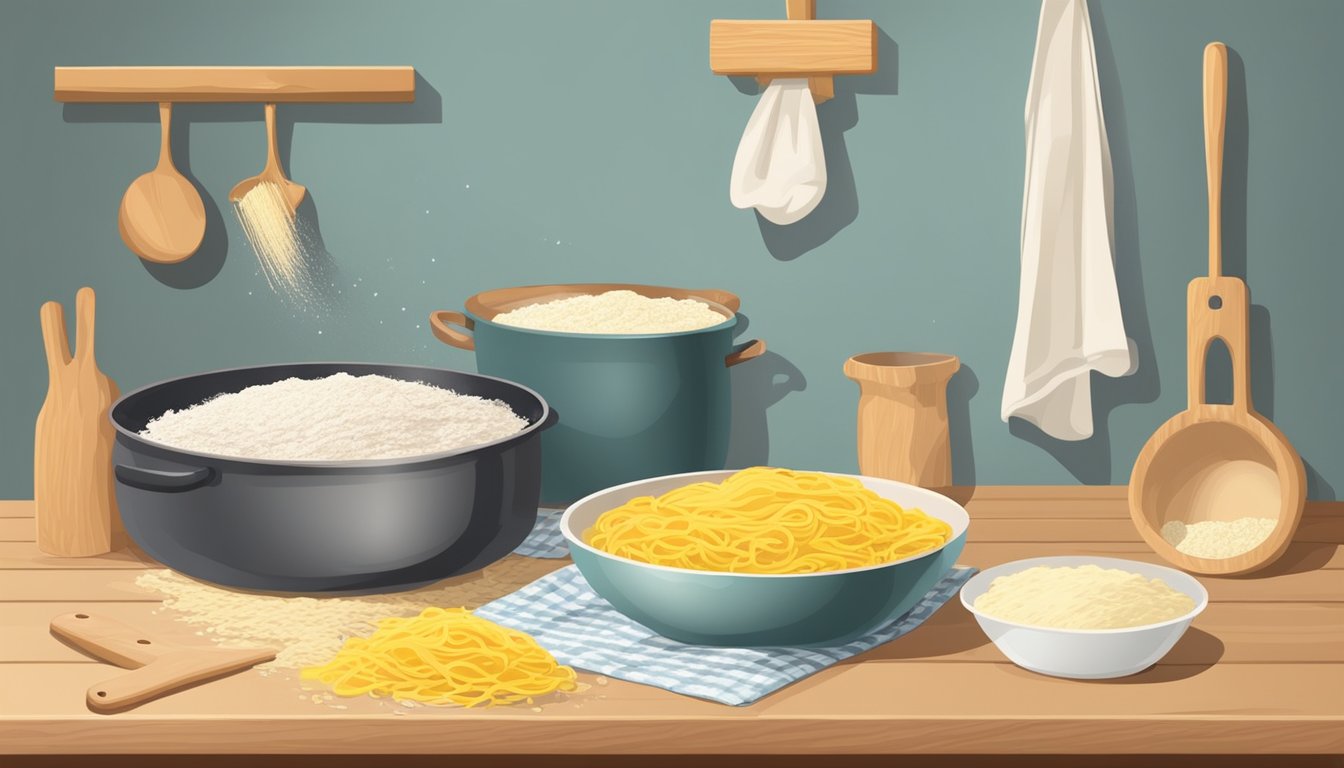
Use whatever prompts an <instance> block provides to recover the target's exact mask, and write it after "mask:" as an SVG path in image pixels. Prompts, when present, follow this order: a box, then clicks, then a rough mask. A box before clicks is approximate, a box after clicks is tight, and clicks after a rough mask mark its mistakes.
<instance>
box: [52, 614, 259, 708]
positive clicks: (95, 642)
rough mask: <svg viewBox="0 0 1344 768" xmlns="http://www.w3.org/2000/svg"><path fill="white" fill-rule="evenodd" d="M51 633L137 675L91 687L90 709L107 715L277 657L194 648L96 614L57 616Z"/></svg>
mask: <svg viewBox="0 0 1344 768" xmlns="http://www.w3.org/2000/svg"><path fill="white" fill-rule="evenodd" d="M51 633H52V634H54V635H56V636H57V637H60V638H62V639H63V640H65V641H66V642H68V643H70V644H71V645H74V646H75V647H77V648H79V649H80V650H82V651H84V652H85V653H88V654H89V655H91V656H94V657H96V658H99V659H102V660H104V661H108V662H111V663H113V664H116V665H117V666H119V667H125V668H127V669H132V670H134V671H133V672H129V673H127V674H124V675H121V676H119V677H114V678H112V679H111V680H107V681H104V682H101V683H95V684H94V685H92V686H91V687H90V688H89V690H88V694H87V703H88V705H89V709H91V710H93V711H94V712H99V713H102V714H111V713H113V712H120V711H123V710H127V709H130V708H132V707H135V706H138V705H140V704H143V703H145V702H146V701H150V700H151V699H157V698H159V697H160V696H165V695H167V694H170V693H174V692H176V691H180V690H182V689H183V688H186V687H188V686H191V685H194V684H196V683H200V682H204V681H207V680H212V679H214V678H217V677H222V676H224V675H229V674H232V673H234V672H240V671H242V670H244V669H250V668H252V667H254V666H256V665H257V664H261V663H262V662H266V661H270V660H272V659H274V658H275V651H273V650H271V649H269V648H242V649H239V648H215V647H199V648H191V647H187V646H181V645H177V644H174V643H170V642H164V641H162V640H158V639H155V638H152V637H148V636H147V635H145V634H144V633H142V632H140V631H139V630H137V629H135V628H134V627H131V626H127V625H126V624H122V623H121V622H119V621H116V620H115V619H109V618H106V617H102V616H96V615H93V614H90V613H66V614H62V615H60V616H57V617H56V618H54V619H52V620H51Z"/></svg>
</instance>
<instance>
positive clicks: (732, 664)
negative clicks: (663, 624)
mask: <svg viewBox="0 0 1344 768" xmlns="http://www.w3.org/2000/svg"><path fill="white" fill-rule="evenodd" d="M974 573H975V569H974V568H954V569H953V570H952V572H951V573H949V574H948V575H947V576H944V577H943V579H942V580H941V581H939V582H938V583H937V584H936V585H934V588H933V589H932V590H930V591H929V593H928V594H927V595H925V596H924V599H923V600H921V601H919V603H917V604H916V605H915V607H914V608H912V609H911V610H910V612H909V613H907V614H905V615H904V616H902V617H900V618H899V619H895V620H894V621H892V622H891V623H889V624H887V625H885V626H883V627H880V628H878V629H876V630H874V631H872V632H870V633H869V634H867V635H865V636H863V637H861V638H859V639H858V640H855V641H853V642H850V643H846V644H845V645H836V646H830V647H807V648H787V647H774V648H715V647H710V646H700V645H686V644H683V643H678V642H676V641H675V640H668V639H667V638H665V637H661V636H659V635H657V634H654V632H653V631H652V630H650V629H648V628H646V627H644V626H643V625H641V624H638V623H636V622H634V621H632V620H630V619H628V618H626V617H625V616H624V615H622V614H621V613H619V612H617V611H616V609H615V608H612V607H611V604H609V603H608V602H607V601H606V600H603V599H602V598H600V597H598V596H597V594H596V593H595V592H593V590H592V588H591V587H589V586H588V582H587V581H585V580H584V578H583V576H582V575H581V574H580V573H579V569H578V567H577V566H573V565H570V566H567V567H565V568H561V569H560V570H558V571H556V572H554V573H552V574H550V575H548V576H543V577H542V578H540V579H537V580H536V581H534V582H532V583H531V584H528V585H527V586H525V587H523V588H522V589H520V590H518V591H517V592H514V593H513V594H511V595H507V596H505V597H502V598H500V599H498V600H495V601H494V602H491V603H487V604H485V605H483V606H481V607H480V608H477V609H476V615H477V616H480V617H482V618H486V619H489V620H491V621H493V622H495V623H497V624H503V625H505V626H508V627H513V628H515V629H518V630H521V631H523V632H527V633H528V634H530V635H532V636H533V637H535V638H536V639H537V642H539V643H541V645H542V646H543V647H545V648H546V649H547V650H549V651H550V652H551V653H552V654H554V655H555V658H556V659H558V660H559V661H560V663H562V664H569V665H571V666H575V667H579V668H581V669H586V670H589V671H592V672H597V673H600V674H604V675H609V676H611V677H615V678H619V679H621V680H629V681H631V682H635V683H644V684H646V685H653V686H657V687H658V688H664V689H666V690H669V691H672V692H674V693H681V694H685V695H687V696H696V697H699V698H702V699H709V700H711V701H717V702H719V703H721V704H730V705H733V706H741V705H745V704H751V703H752V702H754V701H757V700H758V699H760V698H762V697H764V696H767V695H769V694H771V693H774V692H775V691H777V690H779V689H780V688H783V687H784V686H786V685H789V684H791V683H795V682H797V681H799V680H802V679H803V678H805V677H807V676H808V675H812V674H815V673H817V672H820V671H821V670H823V669H825V668H827V667H829V666H831V665H832V664H835V663H836V662H839V661H843V660H845V659H847V658H849V657H851V656H854V655H857V654H860V653H863V652H864V651H868V650H871V649H873V648H876V647H877V646H879V645H882V644H883V643H887V642H890V641H892V640H894V639H896V638H898V637H900V636H901V635H904V634H906V633H908V632H910V631H911V630H913V629H914V628H915V627H918V626H919V625H920V624H922V623H924V621H925V620H926V619H928V618H929V617H930V616H932V615H933V614H934V612H935V611H937V610H938V609H939V608H940V607H942V605H943V603H946V602H947V601H948V600H949V599H950V598H951V597H952V596H953V595H955V594H956V593H957V591H958V590H960V589H961V586H962V585H963V584H965V583H966V580H967V579H969V578H970V577H971V576H972V575H973V574H974Z"/></svg>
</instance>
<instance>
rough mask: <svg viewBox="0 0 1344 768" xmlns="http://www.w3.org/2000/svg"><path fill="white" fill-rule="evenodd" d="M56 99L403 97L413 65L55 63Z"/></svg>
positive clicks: (408, 96) (411, 91) (410, 89)
mask: <svg viewBox="0 0 1344 768" xmlns="http://www.w3.org/2000/svg"><path fill="white" fill-rule="evenodd" d="M55 81H56V87H55V95H56V100H57V101H70V102H127V101H144V102H174V103H185V102H206V101H211V102H222V101H228V102H261V103H298V102H408V101H415V68H414V67H56V78H55Z"/></svg>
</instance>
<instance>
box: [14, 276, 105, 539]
mask: <svg viewBox="0 0 1344 768" xmlns="http://www.w3.org/2000/svg"><path fill="white" fill-rule="evenodd" d="M40 316H41V319H42V342H43V344H44V345H45V346H46V350H47V375H48V384H47V399H46V400H45V401H44V402H43V403H42V410H41V411H40V412H39V413H38V414H37V430H36V434H35V435H34V440H33V470H34V471H33V498H34V500H35V501H36V505H37V546H38V548H39V549H41V550H42V551H43V552H46V553H47V554H49V555H57V556H60V557H89V556H92V555H102V554H106V553H108V552H111V551H112V550H115V549H121V548H122V547H123V546H125V545H126V533H125V531H124V530H123V529H122V527H121V517H120V515H118V514H117V502H116V498H115V496H114V494H113V487H114V486H113V479H112V440H113V436H114V432H113V429H112V422H111V420H109V419H108V410H109V409H110V408H111V407H112V402H113V401H114V400H116V399H117V394H118V393H117V385H116V384H114V383H113V382H112V380H111V379H109V378H108V377H107V376H105V375H103V372H102V371H100V370H98V362H97V361H96V360H95V359H94V356H93V348H94V343H93V337H94V333H93V332H94V294H93V289H92V288H81V289H80V290H79V293H78V294H77V295H76V297H75V340H76V342H77V344H76V346H75V354H74V355H73V356H71V354H70V343H69V339H68V338H67V337H66V332H65V310H64V309H63V308H62V307H61V305H60V304H58V303H56V302H54V301H49V302H47V303H46V304H43V305H42V309H41V312H40Z"/></svg>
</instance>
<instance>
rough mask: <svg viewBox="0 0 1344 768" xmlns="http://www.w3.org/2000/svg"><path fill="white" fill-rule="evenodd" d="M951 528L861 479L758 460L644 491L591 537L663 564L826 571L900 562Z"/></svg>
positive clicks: (606, 547) (623, 553) (616, 551)
mask: <svg viewBox="0 0 1344 768" xmlns="http://www.w3.org/2000/svg"><path fill="white" fill-rule="evenodd" d="M951 534H952V528H951V526H949V525H948V524H947V523H945V522H943V521H942V520H939V519H937V518H935V517H931V516H929V515H927V514H925V513H923V512H921V511H919V510H917V509H903V508H901V506H900V505H899V504H897V503H896V502H894V501H891V500H889V499H884V498H882V497H881V496H878V495H877V494H876V493H874V492H873V491H871V490H868V489H867V488H865V487H864V486H863V484H862V483H860V482H859V481H858V480H856V479H854V478H852V477H837V476H835V475H826V474H822V473H819V472H797V471H793V470H788V469H776V468H773V467H752V468H751V469H744V470H741V471H740V472H736V473H734V474H733V475H731V476H730V477H728V478H727V479H726V480H724V481H723V482H721V483H694V484H692V485H687V486H683V487H681V488H676V489H674V490H671V491H668V492H667V493H664V494H663V495H661V496H657V497H654V496H640V497H638V498H635V499H631V500H630V501H628V502H626V503H625V504H622V505H621V506H619V507H616V508H615V509H611V510H608V511H606V512H603V513H602V515H601V516H599V517H598V518H597V520H596V522H595V523H594V524H593V527H592V528H590V529H588V531H587V532H586V533H585V535H584V540H585V541H586V542H588V544H590V545H592V546H593V547H595V548H597V549H600V550H602V551H604V552H609V553H611V554H613V555H618V556H620V557H625V558H629V559H631V560H638V561H640V562H645V563H651V564H654V565H666V566H672V567H676V568H689V569H692V570H697V571H727V572H733V573H817V572H820V571H837V570H843V569H846V568H859V567H863V566H869V565H879V564H881V563H887V562H891V561H893V560H899V559H901V558H905V557H909V556H911V555H915V554H918V553H920V552H926V551H928V550H931V549H936V548H938V547H941V546H942V545H943V544H945V543H947V539H948V537H949V536H950V535H951Z"/></svg>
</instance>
